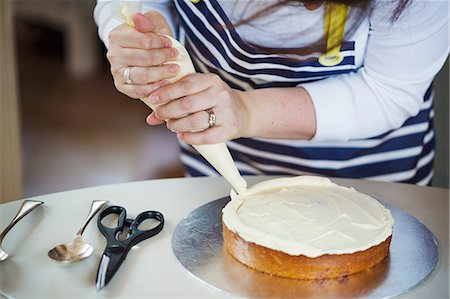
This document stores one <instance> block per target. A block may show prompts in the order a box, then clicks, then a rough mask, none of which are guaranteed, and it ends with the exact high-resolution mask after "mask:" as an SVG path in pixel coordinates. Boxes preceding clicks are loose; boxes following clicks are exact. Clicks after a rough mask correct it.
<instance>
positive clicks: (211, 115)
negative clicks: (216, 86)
mask: <svg viewBox="0 0 450 299" xmlns="http://www.w3.org/2000/svg"><path fill="white" fill-rule="evenodd" d="M205 112H206V113H208V117H209V118H208V125H209V128H211V127H213V126H214V125H215V124H216V114H214V111H212V109H211V108H210V109H206V110H205Z"/></svg>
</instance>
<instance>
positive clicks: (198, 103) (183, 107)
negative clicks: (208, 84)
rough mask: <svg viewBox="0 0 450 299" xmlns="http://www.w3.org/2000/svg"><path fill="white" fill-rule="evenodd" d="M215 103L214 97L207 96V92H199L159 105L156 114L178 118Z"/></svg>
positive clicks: (168, 117) (201, 110) (167, 117)
mask: <svg viewBox="0 0 450 299" xmlns="http://www.w3.org/2000/svg"><path fill="white" fill-rule="evenodd" d="M215 105H216V101H215V98H214V97H212V96H208V93H207V92H201V93H199V94H194V95H190V96H187V97H183V98H180V99H176V100H173V101H171V102H169V103H167V104H165V105H161V106H159V108H158V111H157V115H158V117H159V118H161V119H178V118H181V117H183V116H185V115H188V114H193V113H196V112H203V111H204V110H206V109H208V108H211V107H214V106H215ZM205 113H206V112H205ZM206 114H207V113H206Z"/></svg>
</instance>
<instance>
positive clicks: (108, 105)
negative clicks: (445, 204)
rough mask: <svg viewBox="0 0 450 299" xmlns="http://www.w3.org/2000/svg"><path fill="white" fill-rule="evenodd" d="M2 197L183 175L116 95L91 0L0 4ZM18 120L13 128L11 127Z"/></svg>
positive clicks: (442, 175)
mask: <svg viewBox="0 0 450 299" xmlns="http://www.w3.org/2000/svg"><path fill="white" fill-rule="evenodd" d="M0 3H1V4H0V13H1V17H0V18H1V20H0V48H1V50H0V68H1V69H2V71H1V72H0V82H1V84H2V85H1V86H0V92H1V93H0V96H1V103H2V104H1V107H2V108H1V110H0V123H1V124H2V126H1V127H0V132H1V134H2V135H0V140H1V143H2V147H1V148H2V151H1V152H0V163H1V164H0V166H1V167H0V168H1V173H0V174H1V175H0V181H1V185H0V191H1V192H0V194H1V196H2V197H1V198H0V202H2V201H3V202H4V201H7V200H13V199H19V198H21V197H31V196H36V195H41V194H46V193H52V192H58V191H64V190H70V189H76V188H84V187H90V186H95V185H103V184H113V183H121V182H128V181H135V180H147V179H155V178H169V177H180V176H183V168H182V165H181V162H180V160H179V157H178V153H179V149H178V145H177V142H176V138H175V135H174V134H172V133H171V132H169V131H168V130H167V129H166V128H165V127H164V126H158V127H150V126H148V125H147V124H146V123H145V117H146V116H147V115H148V113H149V109H148V108H147V107H146V106H145V105H144V104H143V103H141V102H140V101H137V100H131V99H129V98H127V97H126V96H124V95H122V94H120V93H119V92H118V91H116V89H115V87H114V85H113V82H112V78H111V75H110V73H109V65H108V63H107V60H106V58H105V49H104V47H103V45H102V43H101V42H100V40H99V38H98V36H97V31H96V30H97V28H96V25H95V23H94V21H93V17H92V12H93V8H94V4H95V1H94V0H89V1H87V0H78V1H74V0H46V1H37V0H15V1H12V0H0ZM448 72H449V66H448V61H447V63H446V65H445V67H444V68H443V70H442V71H441V72H440V74H439V75H438V77H437V78H436V80H435V86H436V97H435V103H436V105H435V107H436V109H435V110H436V115H435V119H436V131H437V151H436V163H435V165H436V169H435V179H434V186H437V187H444V188H448V186H449V78H448ZM15 124H17V126H16V125H15Z"/></svg>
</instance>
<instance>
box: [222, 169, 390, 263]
mask: <svg viewBox="0 0 450 299" xmlns="http://www.w3.org/2000/svg"><path fill="white" fill-rule="evenodd" d="M231 198H232V200H231V201H230V202H229V203H228V204H227V205H226V206H225V208H224V209H223V221H224V223H225V225H226V226H227V228H228V229H230V230H231V231H233V232H235V233H237V234H238V235H239V236H240V237H242V238H243V239H244V240H246V241H247V242H253V243H256V244H258V245H261V246H264V247H267V248H271V249H274V250H278V251H282V252H285V253H287V254H290V255H305V256H308V257H311V258H314V257H318V256H321V255H324V254H351V253H354V252H357V251H362V250H366V249H368V248H370V247H372V246H375V245H378V244H380V243H382V242H383V241H385V240H386V239H387V238H388V237H389V236H390V235H391V234H392V226H393V224H394V219H393V218H392V216H391V213H390V211H389V210H388V209H386V208H385V207H384V206H382V205H381V204H380V203H379V202H378V201H377V200H376V199H374V198H372V197H370V196H369V195H366V194H363V193H360V192H357V191H355V190H354V189H353V188H346V187H342V186H339V185H337V184H334V183H332V182H331V181H330V180H329V179H327V178H324V177H315V176H299V177H290V178H280V179H274V180H268V181H264V182H262V183H259V184H256V185H254V186H253V187H251V188H249V189H247V191H246V192H244V193H242V194H239V195H237V194H236V193H234V192H232V194H231Z"/></svg>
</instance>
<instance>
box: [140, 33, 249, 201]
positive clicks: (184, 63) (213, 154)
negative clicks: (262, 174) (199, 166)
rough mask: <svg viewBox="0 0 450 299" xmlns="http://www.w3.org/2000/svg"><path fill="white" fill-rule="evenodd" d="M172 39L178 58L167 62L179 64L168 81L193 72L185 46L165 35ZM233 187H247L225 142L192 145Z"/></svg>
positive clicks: (240, 189)
mask: <svg viewBox="0 0 450 299" xmlns="http://www.w3.org/2000/svg"><path fill="white" fill-rule="evenodd" d="M166 37H167V38H170V39H171V41H172V48H175V49H177V50H178V53H179V54H178V58H177V60H176V61H169V62H167V63H176V64H178V65H179V66H180V72H179V73H178V74H177V76H176V77H174V78H171V79H170V80H169V81H170V82H175V81H177V80H179V79H181V78H183V77H184V76H186V75H188V74H193V73H195V69H194V65H193V64H192V61H191V58H190V57H189V54H188V52H187V50H186V48H185V47H183V46H182V45H181V44H180V43H179V42H178V41H177V40H176V39H174V38H172V37H171V36H168V35H166ZM141 100H142V101H143V102H144V103H145V104H146V105H148V106H149V107H150V108H152V109H155V108H157V106H155V105H152V104H150V103H148V101H147V99H141ZM192 146H193V147H194V148H195V149H196V150H197V151H198V152H199V153H200V155H202V156H203V157H204V158H205V159H206V160H207V161H208V162H209V163H210V164H211V165H212V166H213V167H214V168H215V169H216V170H217V171H218V172H219V173H220V174H221V175H222V176H223V177H224V178H225V179H226V180H227V181H228V182H229V183H230V184H231V186H232V187H233V189H234V190H235V191H236V192H237V193H239V194H240V193H242V192H244V191H245V190H246V188H247V182H246V181H245V180H244V178H243V177H242V176H241V175H240V173H239V171H238V170H237V168H236V165H235V164H234V161H233V158H232V157H231V154H230V151H229V150H228V148H227V146H226V144H225V143H216V144H202V145H192Z"/></svg>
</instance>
